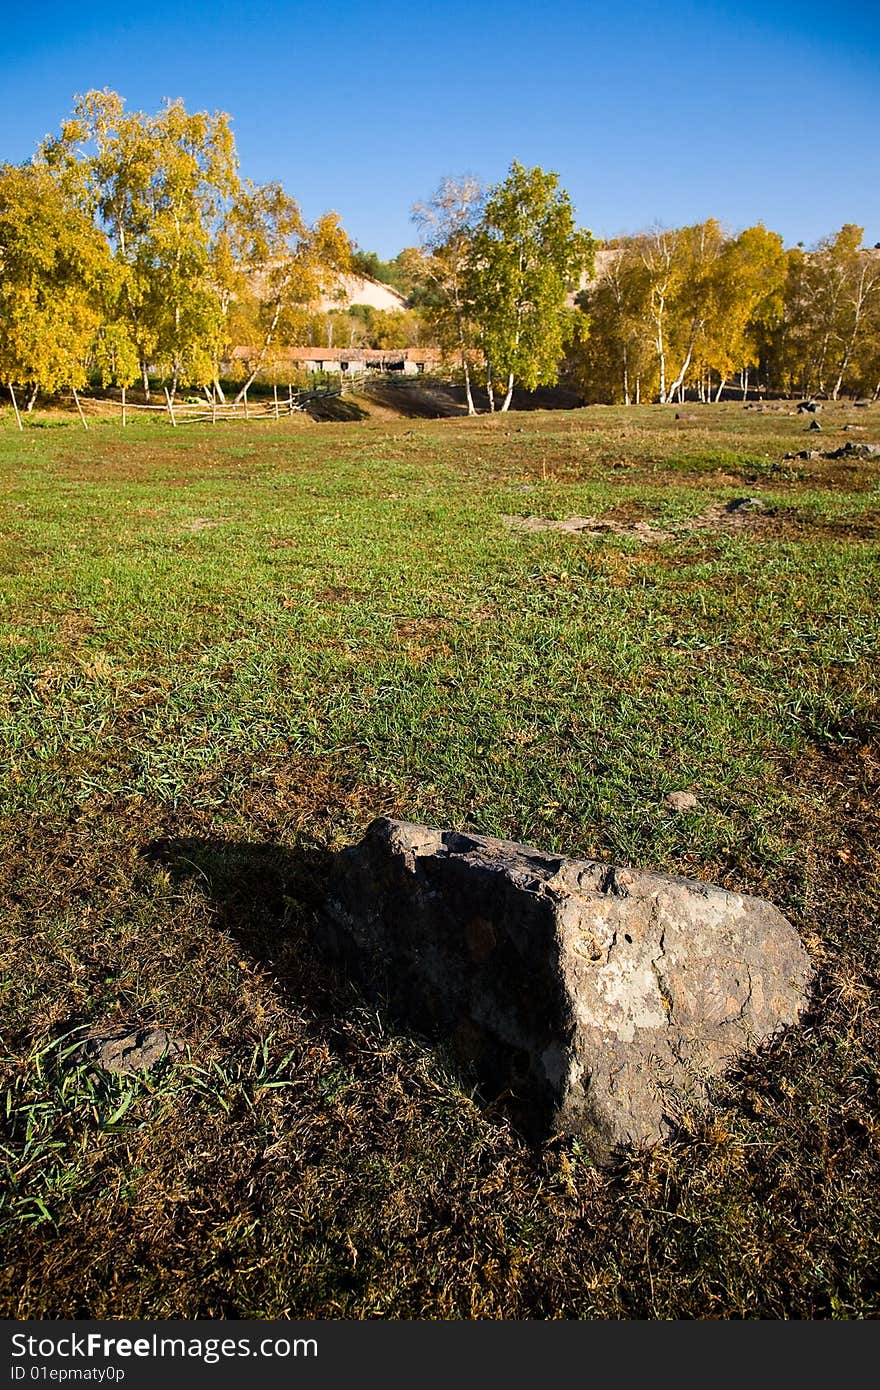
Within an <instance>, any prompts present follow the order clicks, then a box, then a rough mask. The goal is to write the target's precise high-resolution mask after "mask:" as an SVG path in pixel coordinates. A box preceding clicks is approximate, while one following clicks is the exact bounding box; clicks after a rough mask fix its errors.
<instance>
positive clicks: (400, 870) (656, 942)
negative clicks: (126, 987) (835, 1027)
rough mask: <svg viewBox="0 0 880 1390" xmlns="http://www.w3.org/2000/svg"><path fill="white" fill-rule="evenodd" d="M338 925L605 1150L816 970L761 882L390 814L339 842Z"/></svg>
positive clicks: (423, 1022) (332, 917)
mask: <svg viewBox="0 0 880 1390" xmlns="http://www.w3.org/2000/svg"><path fill="white" fill-rule="evenodd" d="M322 938H323V941H324V943H325V944H326V945H327V946H328V947H329V948H331V949H333V950H334V951H335V952H336V953H337V954H339V955H340V956H342V957H344V958H345V959H346V960H347V961H348V962H349V964H350V966H351V967H352V969H353V972H354V974H355V975H356V977H357V978H358V979H359V981H360V983H361V985H362V986H363V987H364V988H365V989H366V990H367V992H368V993H369V994H370V995H371V996H372V997H373V998H374V999H381V1000H383V1001H385V1002H386V1003H387V1004H388V1005H389V1006H390V1008H391V1010H392V1011H393V1013H394V1014H395V1015H396V1016H397V1017H398V1018H400V1019H401V1020H404V1021H406V1022H408V1023H409V1024H411V1025H414V1026H415V1028H416V1029H418V1030H419V1031H420V1032H422V1033H423V1034H427V1035H429V1036H431V1037H433V1038H439V1039H445V1040H447V1041H448V1042H449V1043H450V1044H451V1046H452V1048H453V1049H454V1052H455V1054H456V1056H457V1057H458V1059H459V1061H460V1062H462V1063H465V1064H467V1065H468V1066H469V1067H470V1068H471V1069H472V1071H473V1074H474V1075H475V1077H476V1078H477V1079H478V1081H479V1083H480V1085H481V1087H482V1090H483V1093H484V1094H486V1095H489V1096H493V1097H499V1096H500V1097H503V1098H505V1099H506V1100H507V1101H508V1102H509V1104H510V1105H511V1107H512V1108H513V1110H514V1113H515V1116H516V1118H517V1120H518V1121H519V1122H520V1124H521V1125H523V1126H524V1127H525V1128H526V1129H527V1130H528V1131H530V1132H531V1133H532V1134H533V1135H538V1134H541V1133H543V1134H547V1133H549V1132H552V1131H561V1132H565V1133H569V1134H577V1135H579V1136H580V1137H581V1138H582V1140H583V1141H584V1142H585V1143H586V1145H587V1146H588V1148H589V1149H590V1151H591V1152H592V1154H593V1156H594V1157H595V1158H596V1159H597V1160H598V1161H600V1162H601V1161H605V1160H607V1159H608V1158H609V1157H610V1156H611V1155H612V1154H613V1152H614V1150H615V1149H616V1147H617V1146H618V1145H621V1144H626V1145H629V1144H636V1145H640V1144H645V1143H652V1142H654V1141H656V1140H659V1139H661V1138H663V1137H664V1135H665V1134H667V1133H668V1132H669V1129H670V1126H671V1125H673V1124H674V1123H675V1120H676V1117H677V1116H679V1115H680V1114H681V1113H682V1111H683V1110H684V1109H690V1108H692V1107H694V1106H701V1105H703V1104H705V1103H706V1101H707V1098H708V1085H709V1082H710V1081H711V1079H712V1078H713V1077H715V1076H717V1075H718V1074H719V1073H720V1072H721V1071H722V1070H723V1069H724V1068H725V1067H727V1066H728V1065H729V1064H730V1063H731V1062H732V1061H733V1059H734V1058H735V1057H736V1056H737V1055H738V1054H739V1053H740V1052H741V1051H742V1050H743V1049H744V1048H746V1047H748V1046H749V1045H750V1044H754V1043H760V1042H762V1041H764V1040H765V1039H767V1038H769V1037H770V1036H771V1035H772V1034H774V1033H775V1032H776V1031H777V1030H778V1029H780V1028H782V1027H784V1026H786V1025H790V1024H793V1023H795V1022H796V1021H797V1019H798V1017H799V1015H800V1013H801V1011H802V1009H803V1007H804V1004H805V1001H806V991H807V987H808V983H809V980H810V974H811V971H810V964H809V961H808V958H807V956H806V954H805V952H804V950H803V947H802V946H801V944H800V941H799V939H798V936H797V933H796V932H795V930H794V928H793V927H792V926H791V924H790V923H789V922H788V921H787V920H786V919H785V917H783V915H782V914H781V913H780V912H779V911H778V910H777V909H776V908H775V907H773V906H772V904H770V903H768V902H765V901H763V900H761V899H758V898H752V897H746V896H743V895H741V894H737V893H730V892H726V891H725V890H723V889H720V888H716V887H713V886H711V885H709V884H705V883H699V882H692V881H690V880H687V879H680V878H671V877H668V876H667V875H664V874H659V873H653V872H650V871H648V870H640V869H624V868H619V867H615V866H611V865H608V864H600V863H596V862H593V861H591V860H583V859H567V858H562V857H559V856H557V855H551V854H544V853H541V852H539V851H537V850H533V849H529V848H527V847H525V846H523V845H519V844H512V843H508V842H506V841H502V840H494V839H488V838H486V837H483V836H479V835H465V834H459V833H457V832H455V831H449V830H446V831H444V830H435V829H431V828H430V827H428V826H423V825H409V824H406V823H404V822H400V821H393V820H384V819H383V820H377V821H374V822H373V824H372V825H371V826H370V828H369V830H368V831H367V834H366V836H365V838H364V839H363V841H362V842H361V843H360V844H359V845H356V846H354V847H352V848H350V849H347V850H344V851H343V852H342V853H341V854H340V855H339V856H338V857H337V862H336V865H335V869H334V873H333V877H332V881H331V887H330V894H329V898H328V902H327V909H326V913H325V915H324V921H323V926H322Z"/></svg>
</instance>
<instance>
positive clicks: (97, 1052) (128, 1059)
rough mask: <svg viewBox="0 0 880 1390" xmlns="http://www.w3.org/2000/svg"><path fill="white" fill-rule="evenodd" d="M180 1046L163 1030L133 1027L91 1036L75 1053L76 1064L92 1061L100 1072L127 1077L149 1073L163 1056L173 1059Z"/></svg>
mask: <svg viewBox="0 0 880 1390" xmlns="http://www.w3.org/2000/svg"><path fill="white" fill-rule="evenodd" d="M182 1051H183V1044H182V1043H180V1042H178V1040H177V1039H176V1038H172V1037H171V1036H170V1034H169V1033H168V1032H167V1031H166V1030H165V1029H164V1028H135V1029H133V1030H121V1031H118V1032H114V1033H92V1034H91V1035H90V1036H89V1037H87V1038H85V1039H84V1040H83V1042H82V1043H81V1045H80V1046H79V1048H78V1049H77V1051H76V1053H75V1054H74V1056H75V1058H76V1060H77V1061H78V1062H91V1063H93V1064H94V1065H95V1066H96V1067H100V1068H101V1069H102V1071H109V1072H118V1073H121V1074H123V1075H127V1074H128V1073H130V1072H135V1071H149V1070H150V1068H151V1067H154V1066H155V1065H156V1063H157V1062H161V1061H162V1059H163V1058H164V1057H176V1056H178V1054H179V1053H181V1052H182Z"/></svg>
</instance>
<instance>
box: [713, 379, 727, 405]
mask: <svg viewBox="0 0 880 1390" xmlns="http://www.w3.org/2000/svg"><path fill="white" fill-rule="evenodd" d="M726 385H727V377H726V376H723V377H722V378H721V380H720V381H719V383H718V390H717V391H716V392H715V404H716V405H717V404H718V402H719V401H720V400H721V397H722V395H723V394H724V388H725V386H726Z"/></svg>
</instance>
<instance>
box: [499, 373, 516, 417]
mask: <svg viewBox="0 0 880 1390" xmlns="http://www.w3.org/2000/svg"><path fill="white" fill-rule="evenodd" d="M512 399H513V372H509V373H508V375H507V392H506V394H505V397H504V404H503V405H502V407H501V410H502V413H503V412H504V411H506V410H509V409H510V402H511V400H512Z"/></svg>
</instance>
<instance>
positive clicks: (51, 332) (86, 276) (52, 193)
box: [0, 165, 112, 399]
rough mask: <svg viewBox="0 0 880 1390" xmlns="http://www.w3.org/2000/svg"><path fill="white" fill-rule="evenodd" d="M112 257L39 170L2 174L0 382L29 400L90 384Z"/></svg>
mask: <svg viewBox="0 0 880 1390" xmlns="http://www.w3.org/2000/svg"><path fill="white" fill-rule="evenodd" d="M111 273H112V261H111V256H110V250H109V247H108V245H107V243H106V240H105V239H104V238H102V237H101V236H99V235H98V234H97V232H96V230H95V227H94V224H93V223H92V221H91V219H90V218H89V217H88V216H86V214H85V213H83V212H82V211H81V209H79V208H78V207H76V205H75V204H74V203H72V202H71V200H70V199H69V198H68V197H66V196H65V193H64V190H63V189H62V188H61V187H60V186H59V185H58V184H57V183H56V182H55V181H54V180H53V179H52V177H51V176H50V175H49V173H48V172H47V171H46V170H45V169H44V168H42V167H40V166H35V165H24V166H22V167H20V168H16V167H13V166H10V165H3V166H0V379H2V380H4V381H5V382H6V383H7V385H10V386H13V387H14V386H19V387H21V388H22V389H23V390H26V391H28V392H30V393H31V396H32V399H33V398H34V394H35V393H36V392H37V391H47V392H52V391H58V390H61V389H64V388H69V389H70V390H72V391H74V392H75V391H76V390H77V389H79V388H81V387H82V386H84V385H85V383H86V381H87V379H88V371H89V363H90V360H91V357H92V353H93V349H94V345H95V340H96V338H97V336H98V334H99V331H100V327H101V323H102V314H103V302H102V301H103V295H104V293H105V290H106V287H107V283H108V280H109V277H110V275H111Z"/></svg>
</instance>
